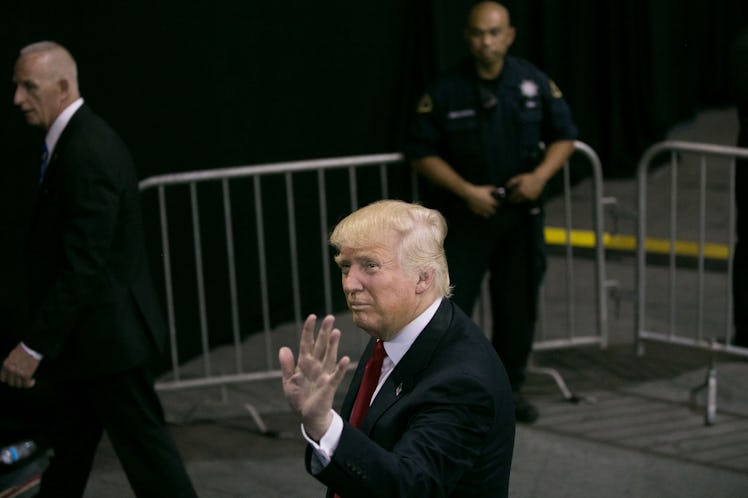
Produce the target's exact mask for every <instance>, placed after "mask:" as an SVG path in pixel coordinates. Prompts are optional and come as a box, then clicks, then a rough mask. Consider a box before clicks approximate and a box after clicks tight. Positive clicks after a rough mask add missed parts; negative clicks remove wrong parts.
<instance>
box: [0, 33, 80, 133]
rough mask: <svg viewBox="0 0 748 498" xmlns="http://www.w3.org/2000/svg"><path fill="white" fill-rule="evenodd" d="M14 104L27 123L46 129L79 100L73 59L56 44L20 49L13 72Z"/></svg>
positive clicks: (29, 46)
mask: <svg viewBox="0 0 748 498" xmlns="http://www.w3.org/2000/svg"><path fill="white" fill-rule="evenodd" d="M13 81H14V83H15V84H16V91H15V94H14V97H13V103H14V104H16V105H17V106H18V107H20V108H21V111H22V112H23V113H24V116H25V117H26V121H27V122H28V123H29V124H31V125H34V126H40V127H43V128H45V129H49V127H50V126H52V123H54V120H55V119H56V118H57V116H59V115H60V113H61V112H62V111H63V110H64V109H65V108H66V107H67V106H69V105H70V104H72V103H73V102H75V100H76V99H78V98H79V97H80V92H79V90H78V70H77V67H76V64H75V60H74V59H73V56H72V55H70V52H68V50H67V49H66V48H65V47H63V46H62V45H60V44H59V43H55V42H51V41H42V42H37V43H32V44H31V45H27V46H25V47H23V48H22V49H21V51H20V54H19V56H18V60H17V61H16V65H15V68H14V71H13Z"/></svg>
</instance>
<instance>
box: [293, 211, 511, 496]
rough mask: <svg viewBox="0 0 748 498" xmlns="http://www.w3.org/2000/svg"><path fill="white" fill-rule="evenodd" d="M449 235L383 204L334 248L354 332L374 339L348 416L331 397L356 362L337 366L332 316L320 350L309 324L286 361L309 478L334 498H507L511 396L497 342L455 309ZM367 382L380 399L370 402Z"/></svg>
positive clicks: (438, 218) (426, 219)
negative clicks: (447, 253)
mask: <svg viewBox="0 0 748 498" xmlns="http://www.w3.org/2000/svg"><path fill="white" fill-rule="evenodd" d="M445 235H446V222H445V221H444V218H443V216H442V215H441V214H439V212H438V211H435V210H432V209H427V208H425V207H422V206H419V205H417V204H408V203H405V202H402V201H392V200H385V201H379V202H376V203H374V204H370V205H369V206H366V207H364V208H362V209H359V210H358V211H356V212H354V213H353V214H351V215H349V216H348V217H346V218H345V219H343V220H342V221H341V222H340V223H339V224H338V225H337V226H336V227H335V230H334V231H333V233H332V235H331V237H330V243H331V245H332V246H333V247H334V248H335V249H336V250H337V251H338V253H337V255H336V256H335V261H336V262H337V263H338V266H339V267H340V269H341V272H342V283H343V291H344V293H345V297H346V301H347V303H348V307H349V309H350V310H351V313H352V315H353V321H354V323H355V324H356V325H357V326H358V327H360V328H361V329H363V330H364V331H365V332H366V333H368V334H369V335H370V336H371V341H370V342H369V345H368V346H367V347H366V350H365V351H364V353H363V355H362V357H361V362H360V363H359V365H358V368H357V369H356V372H355V374H354V376H353V379H352V381H351V385H350V388H349V390H348V393H347V395H346V397H345V401H344V402H343V407H342V410H341V412H340V415H338V413H337V412H335V411H334V410H333V409H332V405H333V398H334V395H335V391H336V390H337V388H338V387H339V385H340V382H341V381H342V380H343V377H344V375H345V372H346V370H347V367H348V365H349V363H350V359H349V358H348V357H347V356H345V357H343V358H341V359H340V360H338V358H337V355H338V344H339V341H340V330H338V329H335V328H333V327H334V321H335V319H334V317H332V316H327V317H325V318H324V319H323V320H322V324H321V326H320V329H319V333H318V335H317V337H316V339H315V337H314V329H315V325H316V317H315V316H314V315H309V317H308V318H307V319H306V321H305V323H304V326H303V329H302V332H301V343H300V346H299V357H298V361H297V362H296V361H295V360H294V355H293V353H292V352H291V350H290V349H289V348H287V347H284V348H281V349H280V351H279V360H280V365H281V370H282V372H283V390H284V393H285V396H286V398H287V399H288V401H289V403H290V405H291V407H292V409H293V410H294V411H295V412H296V413H297V414H298V416H299V418H300V420H301V423H302V430H303V434H304V437H305V438H306V439H307V441H308V442H309V445H308V447H307V452H306V464H307V469H308V470H309V472H310V473H311V474H312V475H314V476H315V477H316V478H317V479H318V480H319V481H321V482H322V483H324V484H325V485H327V486H328V496H339V497H344V498H351V497H355V498H363V497H382V498H385V497H386V498H394V497H399V496H419V497H420V496H450V497H476V496H481V497H482V496H491V497H501V496H507V493H508V485H509V472H510V467H511V460H512V451H513V447H514V428H515V425H514V407H513V403H512V391H511V387H510V385H509V381H508V378H507V375H506V372H505V370H504V368H503V366H502V364H501V360H500V359H499V357H498V355H497V354H496V352H495V350H494V349H493V348H492V347H491V343H490V342H489V341H488V340H487V339H486V337H485V335H484V334H483V332H481V330H480V329H479V328H478V327H477V325H475V323H474V322H473V321H472V320H471V319H470V318H469V317H468V316H467V315H465V313H463V311H462V310H460V309H459V308H458V307H457V306H456V305H455V304H453V303H452V302H451V301H450V300H449V299H448V297H449V294H450V285H449V272H448V269H447V261H446V258H445V255H444V248H443V242H444V237H445ZM377 352H383V353H381V354H378V353H377ZM382 355H384V358H383V359H382ZM374 358H380V362H381V367H380V366H374ZM372 372H373V374H372ZM369 378H371V379H372V380H373V381H372V382H371V391H373V395H372V394H371V392H369V393H368V394H367V395H363V394H362V393H364V392H365V390H366V389H365V386H367V385H369V384H370V383H369V382H368V381H367V379H369ZM375 386H376V387H375Z"/></svg>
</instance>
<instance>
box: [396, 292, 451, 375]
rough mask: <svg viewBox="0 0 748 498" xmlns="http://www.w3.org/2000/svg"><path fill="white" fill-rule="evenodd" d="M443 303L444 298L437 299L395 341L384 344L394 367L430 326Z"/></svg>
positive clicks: (397, 335) (404, 328)
mask: <svg viewBox="0 0 748 498" xmlns="http://www.w3.org/2000/svg"><path fill="white" fill-rule="evenodd" d="M441 302H442V298H438V299H436V301H434V302H433V303H432V304H431V306H429V307H428V308H426V310H425V311H424V312H423V313H421V314H420V315H418V316H417V317H416V318H415V320H413V321H412V322H410V323H409V324H408V325H406V326H405V327H403V329H402V330H401V331H400V332H399V333H398V334H396V335H395V337H394V338H393V339H391V340H389V341H386V342H385V343H384V350H385V351H386V352H387V358H389V359H391V360H392V363H393V364H394V365H397V364H398V363H399V362H400V360H401V359H402V358H403V356H405V353H407V352H408V350H409V349H410V347H411V346H412V345H413V343H414V342H415V340H416V339H417V338H418V336H419V335H420V334H421V332H423V329H425V328H426V325H428V324H429V322H430V321H431V319H432V318H433V317H434V315H435V314H436V310H437V309H438V308H439V305H440V304H441ZM394 365H393V366H394Z"/></svg>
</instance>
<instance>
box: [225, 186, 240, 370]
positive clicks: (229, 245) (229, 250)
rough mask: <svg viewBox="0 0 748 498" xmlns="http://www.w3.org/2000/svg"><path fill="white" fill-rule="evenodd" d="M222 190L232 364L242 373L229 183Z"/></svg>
mask: <svg viewBox="0 0 748 498" xmlns="http://www.w3.org/2000/svg"><path fill="white" fill-rule="evenodd" d="M221 188H222V190H223V219H224V226H225V228H226V262H227V264H228V272H229V274H228V277H229V297H230V300H231V331H232V334H233V338H234V364H235V367H236V373H241V372H242V371H243V366H242V363H243V362H242V345H241V334H240V332H239V331H240V326H239V298H238V296H237V290H236V259H235V257H234V223H233V221H232V216H231V191H230V190H229V181H228V179H226V178H224V179H223V180H221Z"/></svg>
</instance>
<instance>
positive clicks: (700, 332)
mask: <svg viewBox="0 0 748 498" xmlns="http://www.w3.org/2000/svg"><path fill="white" fill-rule="evenodd" d="M706 166H707V164H706V155H704V154H703V155H702V156H701V161H700V164H699V173H700V179H701V182H700V185H699V257H698V286H697V289H698V302H699V304H698V317H697V320H696V323H697V327H698V329H697V334H696V337H697V338H698V339H699V340H701V339H703V338H704V243H705V239H706V182H707V176H706Z"/></svg>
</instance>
